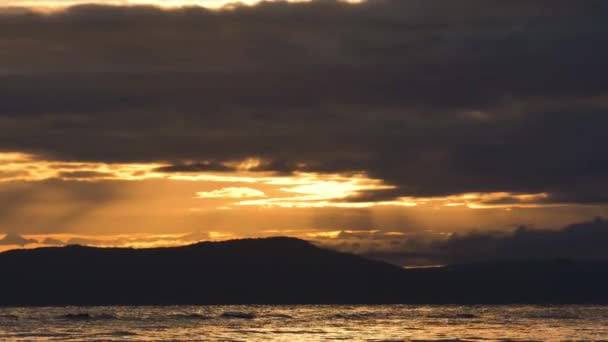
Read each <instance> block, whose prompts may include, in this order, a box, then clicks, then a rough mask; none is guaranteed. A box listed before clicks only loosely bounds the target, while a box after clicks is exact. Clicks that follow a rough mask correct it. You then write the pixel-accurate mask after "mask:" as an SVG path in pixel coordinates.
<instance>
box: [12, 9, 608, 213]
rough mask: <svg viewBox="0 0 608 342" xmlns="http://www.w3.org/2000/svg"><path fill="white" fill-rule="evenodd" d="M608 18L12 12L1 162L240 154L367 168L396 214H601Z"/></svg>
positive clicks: (502, 12)
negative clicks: (452, 210) (15, 157)
mask: <svg viewBox="0 0 608 342" xmlns="http://www.w3.org/2000/svg"><path fill="white" fill-rule="evenodd" d="M547 8H551V11H547ZM607 15H608V4H607V3H606V2H605V1H601V0H590V1H578V2H572V1H568V0H541V1H534V2H524V1H507V2H505V1H498V0H484V1H481V0H464V1H458V2H453V3H452V2H445V1H433V0H431V1H429V0H383V1H367V2H363V3H361V4H347V3H344V2H340V1H331V0H330V1H312V2H307V3H286V2H267V3H262V4H259V5H257V6H251V7H237V8H234V9H231V10H219V11H211V10H206V9H202V8H180V9H172V10H163V9H160V8H155V7H151V6H139V7H138V6H125V7H121V6H100V5H82V6H76V7H71V8H68V9H66V10H65V11H59V12H55V13H52V14H48V13H46V14H41V13H34V12H27V11H11V12H7V13H4V14H3V17H2V23H1V24H0V41H2V51H3V57H2V58H3V62H2V66H1V67H0V131H2V132H3V135H2V137H1V138H0V150H5V151H29V152H32V153H36V154H39V155H42V156H44V157H45V158H48V159H53V158H54V159H58V160H71V161H93V162H98V161H105V162H110V163H117V162H121V163H125V162H128V163H147V162H153V163H159V162H162V163H160V165H158V166H156V167H155V169H156V170H157V171H158V172H164V173H171V172H189V171H228V170H225V168H230V167H229V166H226V165H227V164H226V163H228V162H230V161H234V160H245V159H247V158H259V159H260V160H263V161H264V163H262V164H260V165H259V166H258V167H257V169H258V170H259V171H275V172H278V173H283V174H286V173H292V172H295V171H302V170H304V171H307V172H327V173H336V172H366V173H367V174H368V175H369V176H370V177H371V178H375V179H381V180H384V181H385V182H386V184H390V185H394V186H395V187H396V188H395V189H393V190H390V191H386V190H382V193H381V194H377V195H374V194H367V195H366V196H372V197H374V196H382V197H384V200H385V201H393V200H397V199H398V198H400V197H403V196H406V197H408V196H409V197H411V196H418V197H432V196H446V195H453V194H464V193H498V192H504V193H510V194H515V195H520V194H547V196H546V198H543V199H538V200H537V201H536V202H540V203H547V204H555V203H579V204H598V203H599V204H605V203H608V197H607V196H606V193H608V191H607V190H608V176H607V175H608V157H606V155H605V154H603V153H599V152H597V151H599V150H601V148H603V146H604V145H605V143H604V141H605V130H604V127H606V126H608V115H607V114H608V100H607V99H608V97H607V95H608V81H607V80H608V67H607V66H606V63H605V61H606V60H607V59H608V46H606V44H601V42H603V41H604V38H605V36H606V35H607V34H608V23H607V22H606V20H605V18H606V16H607ZM32 137H36V138H35V139H33V138H32ZM167 165H168V166H167ZM92 171H93V172H99V170H92ZM13 176H14V175H13ZM13 176H11V177H13ZM375 191H376V190H373V191H370V193H372V192H375ZM377 191H380V190H377ZM362 195H363V194H362ZM357 201H359V202H365V201H366V200H364V199H359V200H357ZM502 201H503V202H504V201H506V199H503V200H502ZM513 201H515V202H517V203H520V202H522V200H521V199H517V198H516V197H513V199H512V200H511V202H513ZM524 202H525V201H524ZM536 202H535V203H536ZM520 204H521V203H520ZM523 204H526V205H527V204H529V203H523Z"/></svg>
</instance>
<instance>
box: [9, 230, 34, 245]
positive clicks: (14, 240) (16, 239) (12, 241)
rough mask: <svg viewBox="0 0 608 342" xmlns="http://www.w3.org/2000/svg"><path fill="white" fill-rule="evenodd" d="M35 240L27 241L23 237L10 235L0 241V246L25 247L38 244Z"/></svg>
mask: <svg viewBox="0 0 608 342" xmlns="http://www.w3.org/2000/svg"><path fill="white" fill-rule="evenodd" d="M37 242H38V241H36V240H34V239H27V238H24V237H23V236H21V235H19V234H15V233H8V234H6V235H5V236H4V237H3V238H2V239H0V246H8V245H18V246H25V245H29V244H32V243H37Z"/></svg>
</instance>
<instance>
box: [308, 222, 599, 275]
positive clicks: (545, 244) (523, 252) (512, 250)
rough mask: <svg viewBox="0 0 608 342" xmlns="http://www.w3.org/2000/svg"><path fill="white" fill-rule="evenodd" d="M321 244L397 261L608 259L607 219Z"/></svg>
mask: <svg viewBox="0 0 608 342" xmlns="http://www.w3.org/2000/svg"><path fill="white" fill-rule="evenodd" d="M317 241H318V243H319V244H321V245H324V246H329V247H331V248H335V249H338V250H343V251H348V252H352V253H358V254H362V255H365V256H368V257H372V258H377V259H382V260H385V261H389V262H392V263H395V264H399V265H408V266H416V265H445V264H457V263H475V262H487V261H507V260H551V259H572V260H593V261H598V260H602V261H606V260H608V250H607V249H606V248H605V246H606V244H608V221H606V220H605V219H602V218H598V219H595V220H594V221H588V222H581V223H576V224H572V225H568V226H565V227H563V228H561V229H534V228H528V227H525V226H521V227H519V228H517V229H515V230H514V231H512V232H505V231H478V232H471V233H464V234H453V235H448V234H437V233H432V232H422V233H413V234H404V233H386V232H382V231H371V232H370V231H360V232H357V231H355V232H340V233H339V234H338V235H336V236H334V237H333V238H326V239H318V238H317Z"/></svg>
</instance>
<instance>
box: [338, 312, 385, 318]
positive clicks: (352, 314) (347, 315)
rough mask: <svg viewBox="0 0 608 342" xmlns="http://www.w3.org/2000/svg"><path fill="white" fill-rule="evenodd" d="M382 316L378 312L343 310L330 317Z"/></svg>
mask: <svg viewBox="0 0 608 342" xmlns="http://www.w3.org/2000/svg"><path fill="white" fill-rule="evenodd" d="M379 316H381V314H380V313H378V312H341V313H337V314H333V315H331V316H330V318H333V319H368V318H374V317H379Z"/></svg>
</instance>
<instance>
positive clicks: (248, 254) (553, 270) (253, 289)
mask: <svg viewBox="0 0 608 342" xmlns="http://www.w3.org/2000/svg"><path fill="white" fill-rule="evenodd" d="M0 276H1V279H2V280H1V281H0V291H1V292H0V305H111V304H116V305H137V304H145V305H156V304H158V305H169V304H309V303H311V304H312V303H314V304H382V303H608V294H607V293H606V292H607V291H606V289H607V288H608V264H605V263H579V262H575V261H566V260H550V261H518V262H503V263H498V262H494V263H485V264H472V265H454V266H449V267H444V268H434V269H413V270H406V269H402V268H400V267H397V266H394V265H390V264H387V263H383V262H380V261H375V260H369V259H365V258H363V257H360V256H356V255H352V254H346V253H341V252H336V251H332V250H327V249H323V248H319V247H317V246H315V245H313V244H311V243H309V242H307V241H304V240H299V239H294V238H284V237H277V238H266V239H244V240H232V241H224V242H202V243H197V244H193V245H189V246H183V247H172V248H150V249H131V248H94V247H83V246H67V247H49V248H38V249H32V250H12V251H8V252H4V253H0Z"/></svg>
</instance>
